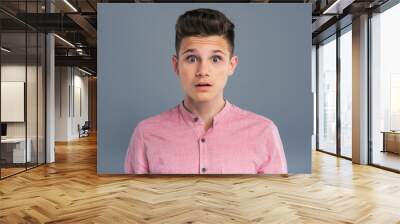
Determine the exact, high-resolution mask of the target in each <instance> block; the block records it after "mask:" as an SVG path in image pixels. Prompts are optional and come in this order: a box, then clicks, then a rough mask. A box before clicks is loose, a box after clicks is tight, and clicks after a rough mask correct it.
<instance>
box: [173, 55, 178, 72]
mask: <svg viewBox="0 0 400 224" xmlns="http://www.w3.org/2000/svg"><path fill="white" fill-rule="evenodd" d="M178 61H179V60H178V57H177V56H176V55H172V68H173V69H174V72H175V74H176V75H178V76H179V68H178Z"/></svg>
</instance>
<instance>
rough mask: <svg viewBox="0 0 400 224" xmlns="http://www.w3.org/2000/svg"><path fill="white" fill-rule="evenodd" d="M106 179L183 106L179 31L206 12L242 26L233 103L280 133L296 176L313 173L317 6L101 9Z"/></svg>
mask: <svg viewBox="0 0 400 224" xmlns="http://www.w3.org/2000/svg"><path fill="white" fill-rule="evenodd" d="M98 6H99V7H98V60H97V61H98V79H97V81H98V83H97V85H98V98H97V99H98V110H97V111H98V133H97V134H98V143H97V144H98V145H97V146H98V151H97V172H98V173H99V174H115V173H123V162H124V158H125V152H126V149H127V146H128V142H129V139H130V137H131V134H132V131H133V129H134V128H135V126H136V124H137V123H138V122H139V121H140V120H142V119H145V118H147V117H149V116H152V115H156V114H158V113H160V112H162V111H165V110H167V109H169V108H171V107H173V106H176V105H177V104H179V103H180V101H181V99H182V97H183V93H182V91H181V87H180V84H179V80H178V79H177V77H176V75H175V74H174V72H173V70H172V65H171V56H172V55H173V54H174V40H175V30H174V27H175V23H176V19H177V18H178V16H179V15H181V14H182V13H184V12H185V11H187V10H189V9H195V8H199V7H206V8H213V9H217V10H220V11H222V12H223V13H225V15H227V17H228V18H230V19H231V20H232V22H233V23H234V24H235V27H236V28H235V31H236V33H235V34H236V38H235V45H236V46H235V47H236V48H235V51H236V54H237V55H238V57H239V65H238V67H237V69H236V72H235V74H234V75H233V76H231V78H230V79H229V81H228V84H227V87H226V88H225V97H226V98H227V99H228V100H229V101H230V102H231V103H233V104H235V105H237V106H239V107H241V108H243V109H247V110H250V111H254V112H256V113H258V114H261V115H264V116H266V117H268V118H270V119H272V120H273V121H274V122H275V124H276V125H277V126H278V129H279V132H280V135H281V138H282V141H283V145H284V149H285V153H286V158H287V162H288V169H289V172H290V173H310V172H311V135H312V127H313V126H312V125H313V123H312V122H313V98H312V93H311V15H312V14H311V5H310V4H263V3H243V4H229V3H228V4H226V3H221V4H213V3H208V4H200V3H197V4H191V3H186V4H171V3H169V4H168V3H167V4H160V3H156V4H151V3H150V4H149V3H143V4H124V3H122V4H115V3H113V4H110V3H104V4H98Z"/></svg>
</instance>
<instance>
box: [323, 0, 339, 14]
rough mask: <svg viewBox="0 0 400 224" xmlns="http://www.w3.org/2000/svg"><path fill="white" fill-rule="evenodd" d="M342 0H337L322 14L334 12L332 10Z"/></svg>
mask: <svg viewBox="0 0 400 224" xmlns="http://www.w3.org/2000/svg"><path fill="white" fill-rule="evenodd" d="M340 1H341V0H336V1H335V2H334V3H333V4H332V5H330V6H329V7H328V8H327V9H325V10H324V12H323V13H322V14H327V13H332V12H331V10H332V9H334V8H335V7H336V6H337V4H339V2H340Z"/></svg>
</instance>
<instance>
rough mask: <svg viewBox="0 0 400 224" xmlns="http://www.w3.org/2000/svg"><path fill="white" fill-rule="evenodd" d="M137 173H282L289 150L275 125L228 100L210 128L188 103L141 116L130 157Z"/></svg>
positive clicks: (127, 170) (127, 167)
mask: <svg viewBox="0 0 400 224" xmlns="http://www.w3.org/2000/svg"><path fill="white" fill-rule="evenodd" d="M125 173H134V174H147V173H151V174H256V173H259V174H282V173H287V165H286V158H285V153H284V150H283V147H282V142H281V139H280V136H279V132H278V129H277V127H276V126H275V124H274V123H273V122H272V121H271V120H269V119H267V118H265V117H263V116H261V115H257V114H255V113H252V112H250V111H246V110H243V109H241V108H239V107H237V106H235V105H233V104H231V103H229V102H228V101H227V100H226V104H225V107H224V108H223V109H222V110H221V111H220V112H219V113H218V114H216V115H215V116H214V119H213V125H212V127H211V128H209V129H208V130H207V132H205V131H204V123H203V121H202V120H201V119H200V117H198V116H196V115H195V114H192V113H190V112H189V111H187V110H186V109H185V107H184V106H183V104H182V103H181V104H179V105H178V106H176V107H174V108H172V109H169V110H168V111H165V112H163V113H161V114H159V115H156V116H153V117H150V118H148V119H145V120H143V121H141V122H140V123H139V124H138V125H137V127H136V128H135V130H134V132H133V134H132V138H131V141H130V143H129V146H128V149H127V153H126V157H125Z"/></svg>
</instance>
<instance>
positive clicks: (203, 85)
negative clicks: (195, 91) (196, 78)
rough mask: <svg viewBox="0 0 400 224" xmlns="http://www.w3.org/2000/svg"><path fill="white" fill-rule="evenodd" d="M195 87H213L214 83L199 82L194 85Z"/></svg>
mask: <svg viewBox="0 0 400 224" xmlns="http://www.w3.org/2000/svg"><path fill="white" fill-rule="evenodd" d="M194 86H195V87H211V86H212V85H211V84H210V83H208V82H199V83H197V84H195V85H194Z"/></svg>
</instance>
